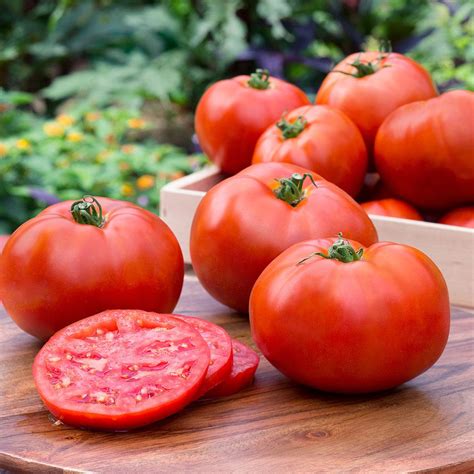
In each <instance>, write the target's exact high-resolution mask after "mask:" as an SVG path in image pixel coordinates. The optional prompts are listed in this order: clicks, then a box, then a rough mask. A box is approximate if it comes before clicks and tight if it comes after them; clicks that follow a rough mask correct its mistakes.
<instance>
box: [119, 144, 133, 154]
mask: <svg viewBox="0 0 474 474" xmlns="http://www.w3.org/2000/svg"><path fill="white" fill-rule="evenodd" d="M120 149H121V150H122V152H123V153H133V152H134V151H135V146H134V145H130V144H126V145H122V148H120Z"/></svg>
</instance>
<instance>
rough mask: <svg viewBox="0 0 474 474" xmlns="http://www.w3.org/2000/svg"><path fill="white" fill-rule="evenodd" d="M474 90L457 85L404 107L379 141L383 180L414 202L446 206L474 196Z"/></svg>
mask: <svg viewBox="0 0 474 474" xmlns="http://www.w3.org/2000/svg"><path fill="white" fill-rule="evenodd" d="M473 117H474V93H473V92H469V91H452V92H447V93H445V94H442V95H441V96H439V97H437V98H435V99H431V100H427V101H423V102H415V103H413V104H408V105H405V106H403V107H400V108H399V109H398V110H396V111H395V112H393V113H392V114H390V116H388V117H387V119H386V120H385V121H384V123H383V124H382V126H381V127H380V130H379V132H378V134H377V139H376V143H375V165H376V167H377V170H378V172H379V173H380V176H381V177H382V180H383V181H384V182H385V184H386V185H387V186H388V187H389V188H390V189H391V190H392V191H393V192H394V193H395V194H396V195H398V196H400V197H401V198H403V199H406V200H407V201H409V202H411V203H412V204H414V205H415V206H419V207H421V208H426V209H432V210H445V209H448V208H450V207H456V206H460V205H463V204H469V203H472V202H474V159H473V151H472V150H473V149H474V121H473Z"/></svg>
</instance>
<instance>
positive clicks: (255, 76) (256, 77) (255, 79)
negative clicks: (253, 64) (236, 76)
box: [247, 69, 270, 90]
mask: <svg viewBox="0 0 474 474" xmlns="http://www.w3.org/2000/svg"><path fill="white" fill-rule="evenodd" d="M247 84H248V85H249V86H250V87H253V88H254V89H260V90H266V89H268V88H269V87H270V73H269V72H268V69H257V70H256V71H255V72H253V73H252V74H250V79H249V80H248V81H247Z"/></svg>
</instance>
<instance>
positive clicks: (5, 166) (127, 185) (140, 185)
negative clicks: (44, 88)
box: [0, 92, 207, 233]
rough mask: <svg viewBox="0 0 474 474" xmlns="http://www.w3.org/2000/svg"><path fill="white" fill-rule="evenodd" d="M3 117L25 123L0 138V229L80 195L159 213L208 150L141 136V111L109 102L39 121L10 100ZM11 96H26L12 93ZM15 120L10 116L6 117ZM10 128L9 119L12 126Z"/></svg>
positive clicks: (1, 122) (0, 118) (0, 124)
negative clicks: (164, 196)
mask: <svg viewBox="0 0 474 474" xmlns="http://www.w3.org/2000/svg"><path fill="white" fill-rule="evenodd" d="M2 96H3V98H4V102H3V107H4V108H5V107H7V106H8V110H7V111H6V112H7V113H6V114H5V113H3V114H0V129H1V130H3V129H4V127H3V125H4V124H5V120H7V122H9V121H10V120H11V118H13V119H14V118H15V115H16V114H18V117H20V118H21V117H23V119H22V120H23V122H24V121H25V120H26V122H27V126H26V127H23V126H21V127H19V128H17V129H16V133H15V134H10V135H9V136H8V137H7V138H0V176H1V179H0V204H1V206H0V233H4V232H8V231H11V230H13V229H14V228H15V227H17V226H18V225H19V224H21V223H22V222H23V221H24V220H26V219H28V218H30V217H31V216H32V215H34V214H35V213H36V212H38V211H39V210H41V209H43V208H44V207H45V205H46V204H51V203H52V202H54V201H55V200H57V199H58V200H63V199H78V198H81V197H82V195H83V194H85V193H87V194H93V195H97V196H107V197H111V198H115V199H125V200H130V201H133V202H136V203H138V204H139V205H141V206H142V207H145V208H148V209H150V210H152V211H154V212H156V211H157V208H158V204H159V190H160V188H161V187H162V186H163V185H164V184H166V183H167V182H169V181H171V180H173V179H176V178H178V177H180V176H184V175H185V174H188V173H190V172H192V171H194V170H196V169H199V168H200V167H202V166H203V165H204V164H205V163H206V162H207V161H206V158H205V157H204V156H203V155H187V154H186V153H185V152H184V151H182V150H180V149H179V148H177V147H175V146H173V145H158V144H157V143H156V142H154V141H151V140H146V139H145V140H144V139H143V134H145V133H146V129H147V127H148V124H147V122H146V120H145V119H143V118H142V117H141V116H140V111H139V110H133V109H130V108H127V109H125V108H119V107H108V108H104V109H102V110H101V111H97V110H89V111H88V110H86V109H83V110H82V111H81V112H78V111H76V112H74V113H73V114H60V115H58V116H57V117H55V118H54V119H52V120H42V119H39V118H38V117H37V116H35V115H33V114H29V115H30V117H29V119H26V116H27V115H28V113H27V112H22V111H18V110H16V109H15V106H14V105H13V104H12V103H11V102H10V103H9V104H8V103H7V102H6V100H5V96H6V94H5V93H4V92H0V97H2ZM10 97H11V98H12V101H14V100H20V101H23V100H24V99H26V97H24V98H22V97H21V96H17V95H16V94H15V93H13V94H10ZM7 117H11V118H7ZM7 125H8V123H7Z"/></svg>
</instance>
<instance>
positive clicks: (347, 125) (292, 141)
mask: <svg viewBox="0 0 474 474" xmlns="http://www.w3.org/2000/svg"><path fill="white" fill-rule="evenodd" d="M269 161H277V162H283V163H293V164H294V165H298V166H302V167H303V168H307V169H309V170H311V171H314V172H316V173H318V174H319V175H321V176H322V177H323V178H324V179H327V180H328V181H331V183H334V184H336V185H337V186H339V187H340V188H342V189H343V190H344V191H346V193H348V194H350V195H351V196H353V197H354V196H356V195H357V193H358V192H359V191H360V189H361V187H362V184H363V182H364V176H365V172H366V171H367V151H366V149H365V145H364V140H363V139H362V136H361V134H360V132H359V130H358V129H357V127H356V126H355V125H354V124H353V123H352V121H351V120H350V119H349V118H348V117H347V116H346V115H345V114H344V113H342V112H341V111H339V110H337V109H334V108H332V107H326V106H319V105H310V106H304V107H299V108H297V109H295V110H293V111H292V112H290V113H289V114H288V115H286V116H285V117H284V118H282V119H281V120H280V121H279V122H277V123H276V124H274V125H271V126H270V127H269V128H267V130H266V131H265V132H264V133H263V135H262V136H261V137H260V139H259V140H258V142H257V145H256V147H255V151H254V154H253V159H252V163H267V162H269Z"/></svg>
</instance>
